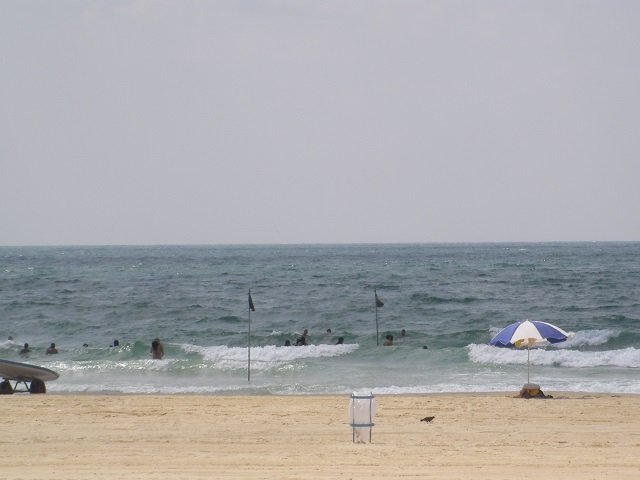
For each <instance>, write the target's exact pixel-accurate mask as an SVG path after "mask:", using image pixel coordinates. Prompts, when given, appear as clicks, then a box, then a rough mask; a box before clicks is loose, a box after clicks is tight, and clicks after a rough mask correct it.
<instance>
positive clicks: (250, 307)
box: [249, 290, 256, 312]
mask: <svg viewBox="0 0 640 480" xmlns="http://www.w3.org/2000/svg"><path fill="white" fill-rule="evenodd" d="M249 310H251V311H252V312H255V311H256V307H254V306H253V299H252V298H251V290H249Z"/></svg>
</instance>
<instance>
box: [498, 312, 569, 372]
mask: <svg viewBox="0 0 640 480" xmlns="http://www.w3.org/2000/svg"><path fill="white" fill-rule="evenodd" d="M569 335H570V334H569V333H567V332H565V331H564V330H562V329H561V328H559V327H556V326H555V325H551V324H550V323H547V322H539V321H537V320H533V321H531V320H524V321H521V322H516V323H512V324H511V325H509V326H508V327H505V328H503V329H502V330H500V331H499V332H498V334H497V335H496V336H495V337H493V338H492V339H491V340H490V341H489V345H493V346H494V347H503V348H513V347H515V348H523V347H527V383H529V352H530V350H531V347H533V346H535V345H536V344H538V343H543V342H549V343H560V342H564V341H565V340H566V339H567V338H569Z"/></svg>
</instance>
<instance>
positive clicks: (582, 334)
mask: <svg viewBox="0 0 640 480" xmlns="http://www.w3.org/2000/svg"><path fill="white" fill-rule="evenodd" d="M620 333H621V331H620V330H614V329H609V328H605V329H601V330H579V331H577V332H575V333H574V334H573V335H572V336H571V337H570V338H569V339H567V341H566V342H561V343H557V344H556V345H555V346H556V347H558V348H576V347H583V346H589V347H592V346H596V345H604V344H605V343H607V342H608V341H609V340H612V339H614V338H617V337H618V336H620Z"/></svg>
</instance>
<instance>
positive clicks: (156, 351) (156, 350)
mask: <svg viewBox="0 0 640 480" xmlns="http://www.w3.org/2000/svg"><path fill="white" fill-rule="evenodd" d="M149 353H151V358H153V359H155V360H162V357H164V347H163V346H162V343H161V342H160V339H159V338H156V339H155V340H154V341H153V342H151V350H150V351H149Z"/></svg>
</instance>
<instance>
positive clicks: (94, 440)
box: [0, 392, 640, 480]
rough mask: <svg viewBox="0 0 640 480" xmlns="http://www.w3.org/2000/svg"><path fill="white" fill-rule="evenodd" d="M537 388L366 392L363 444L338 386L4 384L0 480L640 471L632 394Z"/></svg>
mask: <svg viewBox="0 0 640 480" xmlns="http://www.w3.org/2000/svg"><path fill="white" fill-rule="evenodd" d="M547 393H552V394H553V395H554V398H553V399H547V400H541V399H535V400H534V399H531V400H524V399H519V398H514V394H513V393H511V392H508V393H507V392H505V393H500V394H446V395H422V396H384V395H381V396H377V397H376V401H377V413H376V416H375V422H376V426H375V427H374V429H373V442H372V443H371V444H354V443H352V437H351V429H350V427H349V426H348V423H347V408H348V403H349V397H348V395H344V396H335V395H333V396H241V397H233V396H204V395H203V396H200V395H184V396H173V395H165V396H162V395H149V396H145V395H131V396H129V395H89V394H86V395H64V394H47V395H28V394H16V395H11V396H9V395H7V396H2V397H0V403H1V405H2V411H3V414H4V415H3V435H2V440H1V442H2V449H1V451H2V458H3V467H2V470H3V474H2V478H7V479H43V478H56V479H83V480H84V479H87V478H97V479H100V478H122V479H152V478H153V479H156V478H172V479H182V478H184V479H200V478H202V479H204V478H206V479H211V478H237V479H252V478H274V479H275V478H277V479H287V478H290V479H292V478H317V479H320V478H323V479H324V478H345V479H352V478H362V479H365V478H438V479H457V478H459V479H468V478H491V479H496V478H498V479H500V478H504V479H513V478H518V477H520V478H522V477H534V478H563V479H601V478H602V479H604V478H616V479H637V478H640V396H637V395H629V396H622V395H611V394H603V395H593V394H575V393H571V394H563V393H555V392H547ZM425 416H434V417H435V419H434V420H433V422H431V423H426V422H421V421H420V419H421V418H423V417H425Z"/></svg>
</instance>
